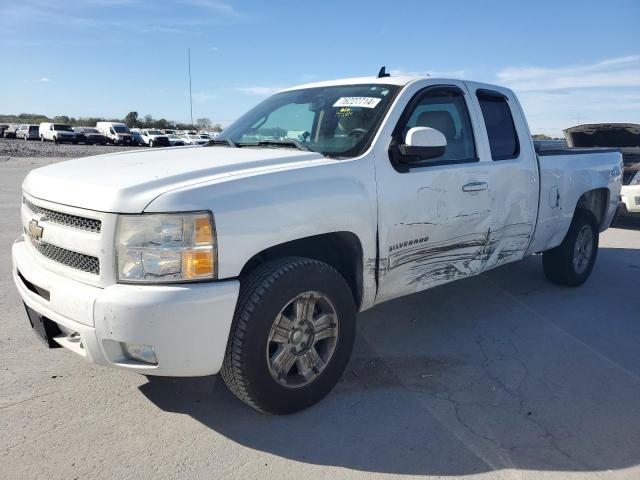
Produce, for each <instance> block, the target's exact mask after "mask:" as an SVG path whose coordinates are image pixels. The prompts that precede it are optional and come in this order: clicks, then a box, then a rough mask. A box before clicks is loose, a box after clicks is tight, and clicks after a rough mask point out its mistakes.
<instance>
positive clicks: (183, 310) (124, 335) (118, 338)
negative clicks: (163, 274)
mask: <svg viewBox="0 0 640 480" xmlns="http://www.w3.org/2000/svg"><path fill="white" fill-rule="evenodd" d="M12 257H13V280H14V283H15V285H16V287H17V289H18V292H19V293H20V296H21V297H22V300H23V301H24V303H25V304H26V305H27V306H28V307H29V308H31V309H33V310H35V311H36V312H37V313H39V314H40V315H42V316H44V317H46V318H48V319H49V320H51V321H53V322H55V323H56V324H58V325H59V326H62V327H64V328H62V329H61V330H62V331H65V330H66V331H67V332H69V331H71V332H77V333H78V334H79V336H80V338H81V342H73V341H70V339H69V337H68V336H67V335H64V334H63V335H60V336H59V337H56V338H55V339H54V340H55V341H56V342H57V343H59V344H60V345H62V346H63V347H66V348H67V349H69V350H71V351H73V352H75V353H77V354H79V355H82V356H84V357H85V358H87V359H88V360H90V361H92V362H94V363H96V364H100V365H107V366H113V367H118V368H123V369H126V370H130V371H133V372H137V373H142V374H145V375H163V376H185V377H186V376H202V375H212V374H215V373H218V371H219V370H220V368H221V366H222V362H223V360H224V354H225V350H226V346H227V339H228V336H229V330H230V328H231V321H232V319H233V313H234V310H235V306H236V301H237V299H238V291H239V288H240V283H239V282H238V281H237V280H228V281H222V282H207V283H193V284H176V285H123V284H116V285H111V286H109V287H106V288H98V287H93V286H90V285H86V284H84V283H81V282H78V281H75V280H70V279H68V278H66V277H63V276H61V275H58V274H56V273H53V272H51V271H49V270H48V269H46V268H44V267H42V266H41V265H40V264H39V263H38V262H36V261H35V259H34V258H33V256H32V254H31V253H30V252H29V251H28V250H27V248H26V245H25V243H24V241H22V240H21V239H18V240H17V241H16V243H14V245H13V249H12ZM18 272H20V275H21V276H22V277H23V278H24V279H25V280H26V281H27V282H29V283H30V284H32V285H31V287H32V288H29V287H28V286H27V285H26V284H25V282H24V281H23V280H22V279H21V278H20V277H19V275H18ZM33 285H36V286H37V287H38V288H39V289H44V290H46V291H47V292H48V293H49V295H48V296H49V299H48V300H47V299H46V298H45V296H46V295H45V296H42V295H40V294H38V293H37V291H35V290H36V289H34V288H33ZM27 324H28V322H27V320H26V319H25V325H27ZM121 342H127V343H136V344H143V345H151V346H152V347H153V349H154V351H155V354H156V357H157V365H151V364H147V363H144V362H139V361H135V360H131V359H128V358H126V357H125V356H124V354H123V351H122V347H121Z"/></svg>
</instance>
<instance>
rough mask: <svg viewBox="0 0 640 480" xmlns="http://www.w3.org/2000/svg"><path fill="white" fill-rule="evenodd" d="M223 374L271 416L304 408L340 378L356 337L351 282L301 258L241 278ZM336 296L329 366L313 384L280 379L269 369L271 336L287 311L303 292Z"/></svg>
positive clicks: (271, 264) (241, 394)
mask: <svg viewBox="0 0 640 480" xmlns="http://www.w3.org/2000/svg"><path fill="white" fill-rule="evenodd" d="M240 282H241V285H240V295H239V297H238V303H237V305H236V310H235V315H234V318H233V323H232V325H231V332H230V334H229V342H228V344H227V350H226V353H225V360H224V363H223V365H222V369H221V375H222V378H223V380H224V382H225V383H226V384H227V387H228V388H229V390H231V392H232V393H233V394H234V395H235V396H236V397H238V398H239V399H240V400H242V401H243V402H245V403H246V404H248V405H249V406H251V407H253V408H255V409H257V410H259V411H262V412H265V413H272V414H288V413H293V412H296V411H299V410H303V409H305V408H307V407H309V406H311V405H313V404H315V403H317V402H319V401H320V400H321V399H322V398H323V397H324V396H325V395H327V394H328V393H329V392H330V391H331V389H333V387H334V386H335V385H336V383H337V382H338V381H339V380H340V377H341V376H342V373H343V372H344V369H345V368H346V366H347V363H348V362H349V358H350V357H351V351H352V350H353V343H354V340H355V332H356V324H355V315H356V306H355V302H354V299H353V295H352V293H351V289H350V288H349V285H348V284H347V282H346V281H345V279H344V278H343V277H342V275H340V274H339V273H338V272H337V271H336V270H335V269H333V268H332V267H331V266H329V265H327V264H325V263H322V262H319V261H317V260H312V259H308V258H301V257H288V258H283V259H280V260H275V261H272V262H268V263H266V264H264V265H262V266H260V267H258V268H256V269H255V270H254V271H253V272H251V273H249V274H248V275H247V276H246V277H245V278H242V279H241V281H240ZM310 291H313V292H320V293H322V294H323V295H326V297H327V298H329V299H330V300H331V303H332V304H333V306H334V307H335V313H336V315H337V318H338V322H337V324H338V326H337V328H338V334H337V340H336V343H335V349H334V350H333V353H332V354H331V356H330V357H329V359H328V361H327V363H326V366H325V367H324V369H323V370H321V371H320V372H319V373H318V374H317V376H316V377H315V378H314V379H313V380H312V381H311V382H310V383H308V384H306V385H304V386H299V387H296V388H292V387H288V386H284V385H281V384H280V383H278V382H277V381H276V380H275V379H274V377H273V376H272V374H271V373H270V370H269V362H268V350H267V348H268V345H269V334H270V331H271V327H272V325H273V324H274V321H275V319H276V318H277V317H278V315H279V313H280V312H281V311H282V309H283V308H284V307H285V306H286V305H287V304H288V303H289V302H290V301H291V300H293V299H294V298H296V297H297V296H298V295H300V294H302V293H304V292H310Z"/></svg>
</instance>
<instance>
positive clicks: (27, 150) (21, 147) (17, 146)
mask: <svg viewBox="0 0 640 480" xmlns="http://www.w3.org/2000/svg"><path fill="white" fill-rule="evenodd" d="M137 148H143V147H120V146H115V145H104V146H103V145H73V144H69V143H64V144H60V145H56V144H54V143H53V142H46V143H42V142H40V141H38V140H29V141H25V140H16V139H15V138H0V160H7V159H9V158H21V157H56V158H72V157H84V156H88V155H99V154H101V153H111V152H121V151H122V150H131V149H133V150H135V149H137Z"/></svg>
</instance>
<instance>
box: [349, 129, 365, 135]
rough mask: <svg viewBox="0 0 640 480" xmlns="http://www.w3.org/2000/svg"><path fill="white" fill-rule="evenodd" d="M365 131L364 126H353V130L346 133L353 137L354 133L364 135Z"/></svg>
mask: <svg viewBox="0 0 640 480" xmlns="http://www.w3.org/2000/svg"><path fill="white" fill-rule="evenodd" d="M366 134H367V131H366V130H365V129H364V128H354V129H353V130H351V131H350V132H349V133H347V136H348V137H355V136H356V135H360V136H363V135H366Z"/></svg>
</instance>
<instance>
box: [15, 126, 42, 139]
mask: <svg viewBox="0 0 640 480" xmlns="http://www.w3.org/2000/svg"><path fill="white" fill-rule="evenodd" d="M39 131H40V126H39V125H20V128H18V130H16V138H21V139H22V140H37V139H38V137H39Z"/></svg>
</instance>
